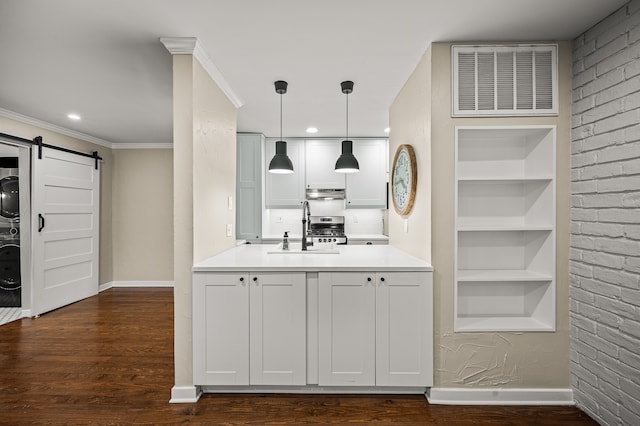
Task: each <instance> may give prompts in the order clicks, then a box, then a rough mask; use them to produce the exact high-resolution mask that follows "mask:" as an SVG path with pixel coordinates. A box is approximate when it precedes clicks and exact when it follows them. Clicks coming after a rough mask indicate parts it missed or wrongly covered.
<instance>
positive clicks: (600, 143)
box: [582, 130, 625, 151]
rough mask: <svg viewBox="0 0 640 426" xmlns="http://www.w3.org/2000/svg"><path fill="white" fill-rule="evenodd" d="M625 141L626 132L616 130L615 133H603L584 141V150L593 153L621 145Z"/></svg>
mask: <svg viewBox="0 0 640 426" xmlns="http://www.w3.org/2000/svg"><path fill="white" fill-rule="evenodd" d="M624 141H625V130H616V131H614V132H609V133H602V134H599V135H594V136H590V137H588V138H586V139H584V140H583V142H582V143H583V150H584V151H592V150H594V149H599V148H602V147H604V146H611V145H617V144H621V143H623V142H624Z"/></svg>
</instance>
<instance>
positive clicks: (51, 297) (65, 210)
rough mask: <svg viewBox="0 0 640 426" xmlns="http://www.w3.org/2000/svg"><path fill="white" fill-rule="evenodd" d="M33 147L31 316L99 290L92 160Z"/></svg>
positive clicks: (97, 193) (96, 199)
mask: <svg viewBox="0 0 640 426" xmlns="http://www.w3.org/2000/svg"><path fill="white" fill-rule="evenodd" d="M32 151H33V152H32V166H33V186H32V200H33V210H32V211H33V214H32V233H33V309H32V315H34V316H35V315H39V314H42V313H44V312H48V311H51V310H53V309H57V308H59V307H61V306H65V305H68V304H70V303H73V302H77V301H78V300H82V299H84V298H86V297H89V296H93V295H95V294H97V293H98V235H99V234H98V231H99V206H100V172H99V170H98V169H96V160H95V159H93V158H89V157H83V156H80V155H77V154H72V153H68V152H64V151H59V150H55V149H51V148H46V147H43V148H42V158H41V159H40V158H38V149H36V148H35V147H34V149H33V150H32Z"/></svg>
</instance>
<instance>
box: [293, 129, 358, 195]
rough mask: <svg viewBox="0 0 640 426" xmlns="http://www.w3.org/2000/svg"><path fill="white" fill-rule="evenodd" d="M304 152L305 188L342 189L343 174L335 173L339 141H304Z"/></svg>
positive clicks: (343, 184)
mask: <svg viewBox="0 0 640 426" xmlns="http://www.w3.org/2000/svg"><path fill="white" fill-rule="evenodd" d="M354 145H355V143H354ZM305 151H306V155H305V157H306V175H307V176H306V177H307V179H306V183H307V188H329V189H344V187H345V176H344V175H345V174H344V173H336V171H335V165H336V160H338V157H339V156H340V151H341V141H339V140H336V139H333V140H308V141H305Z"/></svg>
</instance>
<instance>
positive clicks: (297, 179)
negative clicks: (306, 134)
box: [264, 139, 305, 209]
mask: <svg viewBox="0 0 640 426" xmlns="http://www.w3.org/2000/svg"><path fill="white" fill-rule="evenodd" d="M304 148H305V146H304V141H300V140H288V141H287V155H288V156H289V158H290V159H291V162H292V163H293V173H290V174H274V173H269V162H270V161H271V159H272V158H273V156H274V155H275V153H276V140H275V139H267V140H266V143H265V164H264V171H265V207H266V208H268V209H269V208H285V209H286V208H293V207H300V205H301V204H302V202H303V201H304V191H305V187H304V182H305V157H304V151H305V149H304Z"/></svg>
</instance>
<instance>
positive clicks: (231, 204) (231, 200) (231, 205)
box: [229, 195, 233, 210]
mask: <svg viewBox="0 0 640 426" xmlns="http://www.w3.org/2000/svg"><path fill="white" fill-rule="evenodd" d="M229 210H233V196H231V195H229Z"/></svg>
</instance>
